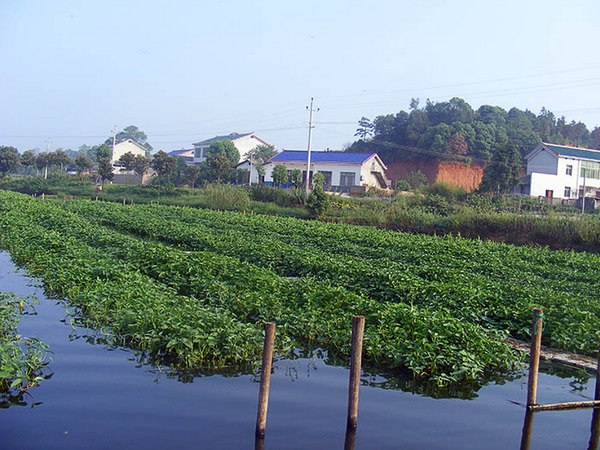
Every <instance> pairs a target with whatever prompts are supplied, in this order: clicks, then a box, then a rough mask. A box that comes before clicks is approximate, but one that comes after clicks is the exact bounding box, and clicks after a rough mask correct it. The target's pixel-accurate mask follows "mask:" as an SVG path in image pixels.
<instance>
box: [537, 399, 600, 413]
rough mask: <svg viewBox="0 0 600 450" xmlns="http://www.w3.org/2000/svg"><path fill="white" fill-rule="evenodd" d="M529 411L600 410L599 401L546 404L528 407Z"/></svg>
mask: <svg viewBox="0 0 600 450" xmlns="http://www.w3.org/2000/svg"><path fill="white" fill-rule="evenodd" d="M528 408H529V410H530V411H565V410H568V409H581V408H600V400H588V401H584V402H565V403H546V404H545V405H529V406H528Z"/></svg>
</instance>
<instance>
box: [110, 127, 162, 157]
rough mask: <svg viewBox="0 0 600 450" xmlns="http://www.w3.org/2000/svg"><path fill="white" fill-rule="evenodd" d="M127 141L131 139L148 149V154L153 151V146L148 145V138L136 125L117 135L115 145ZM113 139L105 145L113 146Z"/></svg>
mask: <svg viewBox="0 0 600 450" xmlns="http://www.w3.org/2000/svg"><path fill="white" fill-rule="evenodd" d="M127 139H131V140H133V141H135V142H137V143H138V144H140V145H141V146H143V147H145V148H146V154H148V152H150V151H151V150H152V146H151V145H150V144H149V143H148V136H146V133H144V132H143V131H142V130H140V129H139V128H138V127H136V126H134V125H130V126H128V127H126V128H124V129H123V131H119V132H118V133H117V134H116V135H115V143H117V144H120V143H121V142H124V141H126V140H127ZM112 143H113V138H112V137H109V138H108V139H107V140H106V141H105V142H104V145H108V146H112Z"/></svg>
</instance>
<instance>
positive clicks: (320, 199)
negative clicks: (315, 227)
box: [306, 172, 329, 217]
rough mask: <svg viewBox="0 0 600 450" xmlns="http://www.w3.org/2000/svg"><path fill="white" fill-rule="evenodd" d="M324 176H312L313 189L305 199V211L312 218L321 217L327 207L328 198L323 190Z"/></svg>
mask: <svg viewBox="0 0 600 450" xmlns="http://www.w3.org/2000/svg"><path fill="white" fill-rule="evenodd" d="M324 183H325V176H324V175H323V174H322V173H320V172H317V173H315V174H314V176H313V188H312V191H311V192H310V194H309V195H308V198H307V199H306V209H308V211H309V212H310V214H311V215H312V216H313V217H321V216H322V215H323V213H325V211H327V208H328V207H329V196H328V195H327V194H326V193H325V190H324V189H323V184H324Z"/></svg>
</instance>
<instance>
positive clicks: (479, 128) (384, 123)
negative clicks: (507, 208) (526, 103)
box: [347, 97, 600, 191]
mask: <svg viewBox="0 0 600 450" xmlns="http://www.w3.org/2000/svg"><path fill="white" fill-rule="evenodd" d="M355 137H357V140H356V141H355V142H354V143H352V144H351V145H350V147H349V148H348V149H347V151H369V152H377V153H378V154H379V155H380V156H381V157H382V158H383V159H384V160H385V161H388V162H392V161H397V160H402V159H407V158H408V159H432V158H433V159H437V160H443V159H451V160H452V159H454V160H459V161H466V162H472V161H476V162H480V163H483V164H485V165H486V170H485V173H484V181H483V185H482V189H484V190H500V191H508V190H510V189H512V186H514V184H515V182H516V180H517V179H518V175H519V169H520V168H521V167H522V166H523V163H524V156H525V155H527V154H528V153H529V152H530V151H532V150H533V149H534V148H535V147H536V146H537V145H538V144H540V143H541V142H550V143H554V144H561V145H573V146H578V147H587V148H592V149H600V127H595V128H594V129H593V130H592V131H590V130H589V129H588V128H587V126H586V125H585V124H584V123H582V122H576V121H574V120H572V121H570V122H568V121H567V119H566V118H565V117H564V116H561V117H556V116H555V115H554V113H552V112H551V111H549V110H547V109H545V108H542V110H541V111H540V113H539V114H537V115H536V114H534V113H533V112H531V111H529V110H527V109H526V110H520V109H518V108H511V109H510V110H508V111H506V110H505V109H503V108H501V107H499V106H493V105H482V106H480V107H479V108H478V109H476V110H474V109H473V108H472V107H471V105H469V104H468V103H467V102H466V101H465V100H463V99H461V98H458V97H454V98H452V99H450V100H448V101H445V102H432V101H430V100H427V102H426V103H425V105H424V106H420V102H419V100H418V99H412V100H411V102H410V106H409V110H408V111H404V110H402V111H400V112H398V113H396V114H386V115H381V116H377V117H375V118H374V119H373V120H370V119H368V118H367V117H362V118H361V119H360V120H359V122H358V128H357V130H356V133H355Z"/></svg>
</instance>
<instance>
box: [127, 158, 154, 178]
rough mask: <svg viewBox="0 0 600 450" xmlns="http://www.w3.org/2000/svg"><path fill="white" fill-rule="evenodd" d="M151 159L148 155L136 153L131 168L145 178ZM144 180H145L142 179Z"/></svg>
mask: <svg viewBox="0 0 600 450" xmlns="http://www.w3.org/2000/svg"><path fill="white" fill-rule="evenodd" d="M150 162H151V159H150V158H148V157H147V156H142V155H135V156H134V157H133V160H132V162H131V169H132V170H133V171H134V172H135V173H137V174H138V175H139V176H140V177H142V178H144V175H145V173H146V172H147V171H148V169H149V168H150ZM141 181H143V180H141Z"/></svg>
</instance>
